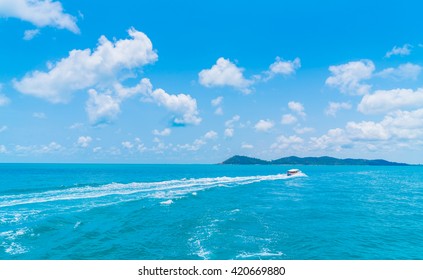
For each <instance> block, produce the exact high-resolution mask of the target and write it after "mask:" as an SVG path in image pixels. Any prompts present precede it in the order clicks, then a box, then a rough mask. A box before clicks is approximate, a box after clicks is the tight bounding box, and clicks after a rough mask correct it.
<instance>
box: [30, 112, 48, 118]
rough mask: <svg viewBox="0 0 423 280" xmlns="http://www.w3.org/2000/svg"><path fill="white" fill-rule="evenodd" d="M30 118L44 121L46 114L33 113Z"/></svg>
mask: <svg viewBox="0 0 423 280" xmlns="http://www.w3.org/2000/svg"><path fill="white" fill-rule="evenodd" d="M32 116H33V117H34V118H36V119H46V118H47V116H46V114H45V113H43V112H35V113H33V114H32Z"/></svg>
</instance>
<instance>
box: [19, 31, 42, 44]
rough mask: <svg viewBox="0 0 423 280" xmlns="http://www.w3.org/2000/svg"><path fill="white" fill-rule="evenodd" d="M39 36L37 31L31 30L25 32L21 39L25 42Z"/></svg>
mask: <svg viewBox="0 0 423 280" xmlns="http://www.w3.org/2000/svg"><path fill="white" fill-rule="evenodd" d="M39 34H40V30H39V29H31V30H25V33H24V36H23V39H24V40H26V41H29V40H32V39H34V38H35V37H36V36H37V35H39Z"/></svg>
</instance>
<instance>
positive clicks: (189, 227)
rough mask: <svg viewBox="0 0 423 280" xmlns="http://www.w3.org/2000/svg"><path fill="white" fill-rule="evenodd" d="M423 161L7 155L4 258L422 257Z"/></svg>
mask: <svg viewBox="0 0 423 280" xmlns="http://www.w3.org/2000/svg"><path fill="white" fill-rule="evenodd" d="M293 167H295V168H300V169H301V170H302V172H303V174H302V175H300V176H293V177H289V176H287V175H286V171H287V170H288V169H289V168H293ZM422 171H423V170H422V167H421V166H287V165H283V166H281V165H272V166H269V165H266V166H261V165H220V164H66V163H61V164H49V163H43V164H33V163H28V164H18V163H12V164H0V175H1V176H0V259H3V260H8V259H18V260H26V259H29V260H33V259H37V260H63V259H71V260H89V259H111V260H129V259H140V260H143V259H152V260H162V259H169V260H184V259H208V260H214V259H218V260H244V259H247V260H248V259H249V260H251V259H253V260H258V259H263V260H268V259H277V260H316V259H323V260H331V259H335V260H337V259H346V260H373V259H389V260H390V259H395V260H403V259H406V260H409V259H423V253H422V252H423V245H422V244H423V224H422V223H421V220H422V219H423V172H422Z"/></svg>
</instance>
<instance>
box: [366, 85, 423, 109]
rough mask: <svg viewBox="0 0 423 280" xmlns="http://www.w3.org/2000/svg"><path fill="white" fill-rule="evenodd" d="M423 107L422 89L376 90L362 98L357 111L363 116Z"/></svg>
mask: <svg viewBox="0 0 423 280" xmlns="http://www.w3.org/2000/svg"><path fill="white" fill-rule="evenodd" d="M421 106H423V88H419V89H417V90H416V91H413V90H411V89H392V90H378V91H376V92H375V93H373V94H368V95H365V96H363V98H362V100H361V102H360V104H359V105H358V110H359V111H360V112H362V113H365V114H375V113H384V112H388V111H391V110H393V109H399V108H415V107H421Z"/></svg>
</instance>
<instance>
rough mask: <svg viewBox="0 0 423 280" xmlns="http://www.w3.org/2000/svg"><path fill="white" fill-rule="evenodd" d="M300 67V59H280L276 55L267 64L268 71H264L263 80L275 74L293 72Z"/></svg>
mask: <svg viewBox="0 0 423 280" xmlns="http://www.w3.org/2000/svg"><path fill="white" fill-rule="evenodd" d="M300 67H301V60H300V59H299V58H298V57H297V58H295V59H294V60H292V61H291V60H286V61H285V60H282V59H281V58H280V57H276V60H275V62H274V63H272V64H271V65H270V66H269V71H267V72H266V74H267V77H265V78H264V79H265V80H269V79H271V78H273V77H274V76H275V75H282V76H289V75H292V74H295V71H297V69H299V68H300Z"/></svg>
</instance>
